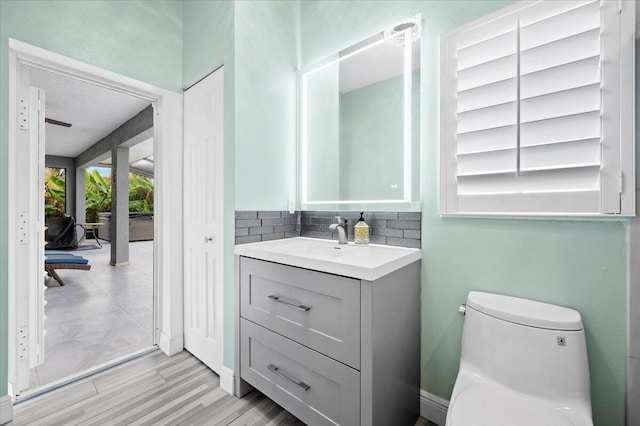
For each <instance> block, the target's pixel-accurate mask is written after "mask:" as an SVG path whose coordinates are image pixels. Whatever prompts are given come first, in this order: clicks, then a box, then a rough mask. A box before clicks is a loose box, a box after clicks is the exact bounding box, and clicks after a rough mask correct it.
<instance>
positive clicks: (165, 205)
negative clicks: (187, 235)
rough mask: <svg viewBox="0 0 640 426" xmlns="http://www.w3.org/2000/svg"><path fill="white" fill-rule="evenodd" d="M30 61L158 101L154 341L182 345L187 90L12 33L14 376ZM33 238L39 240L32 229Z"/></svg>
mask: <svg viewBox="0 0 640 426" xmlns="http://www.w3.org/2000/svg"><path fill="white" fill-rule="evenodd" d="M21 65H26V66H29V67H32V68H40V69H44V70H47V71H50V72H54V73H58V74H61V75H64V76H67V77H70V78H75V79H79V80H82V81H86V82H89V83H92V84H96V85H99V86H102V87H106V88H109V89H112V90H116V91H120V92H123V93H127V94H130V95H133V96H138V97H141V98H144V99H148V100H149V101H151V102H153V104H154V113H155V114H154V157H155V168H156V171H157V173H156V176H157V177H156V179H155V186H156V190H155V195H156V203H155V204H156V210H155V213H154V216H155V217H154V219H155V220H154V223H155V225H154V228H155V229H154V232H155V238H156V243H155V244H154V266H153V269H154V287H155V291H154V299H155V300H154V304H155V306H156V309H155V310H154V311H155V318H154V321H155V325H156V333H154V341H155V342H159V345H160V349H161V350H162V351H163V352H165V353H166V354H167V355H173V354H174V353H177V352H180V351H181V350H182V348H183V345H182V342H183V297H182V282H183V281H182V279H183V278H182V268H183V258H182V248H183V241H182V191H183V188H182V94H179V93H175V92H171V91H168V90H165V89H161V88H158V87H155V86H152V85H150V84H147V83H144V82H141V81H138V80H135V79H133V78H129V77H125V76H123V75H120V74H117V73H114V72H111V71H107V70H104V69H102V68H98V67H96V66H93V65H90V64H86V63H84V62H81V61H78V60H75V59H72V58H69V57H66V56H63V55H60V54H57V53H53V52H50V51H47V50H44V49H41V48H38V47H35V46H32V45H29V44H27V43H23V42H20V41H17V40H14V39H9V100H10V101H9V170H8V171H9V188H8V189H9V193H8V196H9V230H8V231H9V232H8V237H9V247H10V248H9V250H8V255H9V262H8V271H7V272H8V277H9V282H8V290H9V295H8V296H9V297H8V302H9V303H8V314H9V330H8V334H9V354H8V355H9V382H10V383H15V381H16V356H17V349H16V338H15V336H16V326H17V324H16V319H17V316H16V311H17V310H18V309H19V306H20V305H19V303H24V302H20V301H19V300H17V298H16V268H15V255H14V253H13V251H14V250H12V247H13V245H14V244H15V243H16V238H17V235H16V223H17V217H16V216H17V212H16V211H15V199H16V198H15V197H16V176H17V175H16V164H15V162H14V161H12V159H13V158H15V155H16V143H17V142H16V141H17V139H16V136H17V132H18V129H17V127H18V119H17V117H18V115H17V98H16V96H17V87H16V84H17V77H18V72H19V67H20V66H21ZM29 237H30V239H29V241H35V237H34V236H33V235H30V236H29Z"/></svg>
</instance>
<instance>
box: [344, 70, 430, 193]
mask: <svg viewBox="0 0 640 426" xmlns="http://www.w3.org/2000/svg"><path fill="white" fill-rule="evenodd" d="M411 81H412V94H411V100H412V106H411V124H412V136H413V143H412V157H413V158H414V160H415V161H413V164H412V182H413V185H412V190H413V192H414V194H413V198H412V199H413V200H419V199H420V162H419V161H418V160H419V158H420V117H421V114H420V70H415V71H413V73H412V80H411ZM339 175H340V198H339V199H341V200H398V199H402V198H403V197H404V77H403V76H402V75H399V76H396V77H393V78H389V79H387V80H384V81H380V82H377V83H375V84H371V85H369V86H365V87H362V88H360V89H357V90H352V91H350V92H347V93H342V94H341V95H340V174H339ZM394 184H395V185H397V187H392V185H394Z"/></svg>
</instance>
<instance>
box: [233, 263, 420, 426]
mask: <svg viewBox="0 0 640 426" xmlns="http://www.w3.org/2000/svg"><path fill="white" fill-rule="evenodd" d="M236 260H237V262H236V268H237V270H236V277H237V287H236V290H237V292H236V303H237V307H238V309H239V313H240V315H239V317H238V318H237V320H238V322H237V323H236V327H237V328H236V332H237V340H236V348H237V353H236V366H237V368H238V376H237V380H236V394H237V395H238V396H243V395H245V394H246V393H247V392H248V391H249V390H250V389H251V387H255V388H257V389H258V390H259V391H261V392H263V393H264V394H265V395H267V396H268V397H269V398H271V399H272V400H273V401H275V402H276V403H277V404H279V405H281V406H282V407H284V408H285V409H287V410H288V411H290V412H291V413H292V414H293V415H294V416H296V417H298V418H299V419H300V420H302V421H303V422H305V423H306V424H308V425H310V426H316V425H345V426H346V425H363V426H399V425H413V424H415V422H416V419H417V418H418V415H419V409H420V405H419V404H420V402H419V392H420V390H419V389H420V262H419V261H416V262H413V263H411V264H409V265H407V266H404V267H402V268H400V269H397V270H395V271H393V272H390V273H389V274H387V275H385V276H383V277H381V278H378V279H377V280H375V281H366V280H359V279H354V278H348V277H343V276H339V275H333V274H329V273H324V272H318V271H313V270H309V269H303V268H298V267H294V266H288V265H282V264H278V263H273V262H269V261H265V260H257V259H253V258H248V257H238V258H237V259H236Z"/></svg>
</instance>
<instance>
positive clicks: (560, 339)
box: [558, 336, 567, 346]
mask: <svg viewBox="0 0 640 426" xmlns="http://www.w3.org/2000/svg"><path fill="white" fill-rule="evenodd" d="M558 346H567V339H566V337H564V336H558Z"/></svg>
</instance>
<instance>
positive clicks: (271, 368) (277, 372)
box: [267, 364, 311, 392]
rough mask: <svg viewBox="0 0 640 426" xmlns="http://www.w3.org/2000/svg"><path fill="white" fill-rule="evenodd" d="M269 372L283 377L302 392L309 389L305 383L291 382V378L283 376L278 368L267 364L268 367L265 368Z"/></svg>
mask: <svg viewBox="0 0 640 426" xmlns="http://www.w3.org/2000/svg"><path fill="white" fill-rule="evenodd" d="M267 368H268V369H269V370H271V371H273V372H274V373H275V374H277V375H278V376H280V377H284V378H285V379H287V380H288V381H290V382H291V383H294V384H296V385H297V386H299V387H300V388H302V390H303V391H305V392H306V391H308V390H309V389H311V386H309V385H308V384H306V383H305V382H296V381H295V380H293V379H292V378H291V377H289V376H287V375H286V374H284V373H283V372H281V371H280V368H279V367H276V366H275V365H273V364H269V366H268V367H267Z"/></svg>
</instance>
